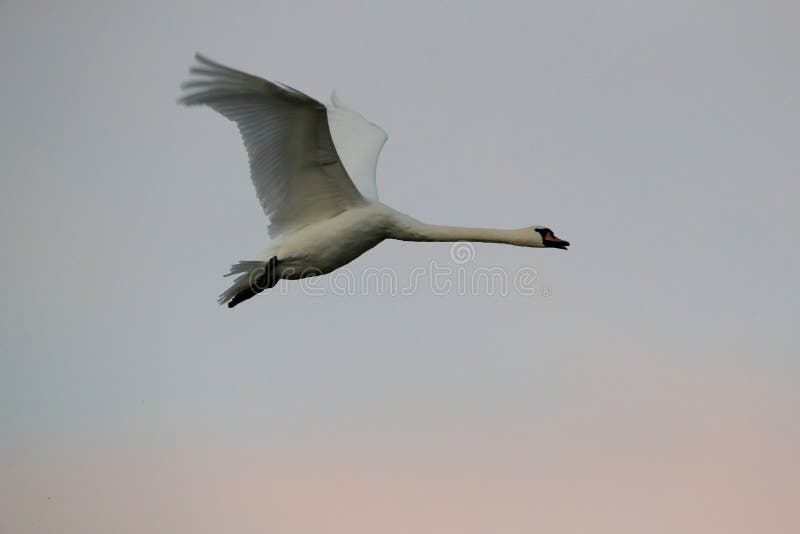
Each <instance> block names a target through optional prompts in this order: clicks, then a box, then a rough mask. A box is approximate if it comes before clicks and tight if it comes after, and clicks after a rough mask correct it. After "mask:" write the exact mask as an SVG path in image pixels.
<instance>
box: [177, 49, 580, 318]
mask: <svg viewBox="0 0 800 534" xmlns="http://www.w3.org/2000/svg"><path fill="white" fill-rule="evenodd" d="M195 59H196V60H197V63H196V64H195V65H194V66H192V68H191V70H190V73H191V74H192V75H193V76H192V78H191V79H190V80H189V81H187V82H185V83H183V84H182V85H181V87H182V89H184V91H185V93H184V95H183V96H182V97H181V98H180V99H179V102H180V103H182V104H185V105H188V106H192V105H207V106H209V107H211V108H212V109H214V110H216V111H218V112H219V113H221V114H222V115H224V116H225V117H227V118H228V119H230V120H232V121H234V122H235V123H236V124H237V126H238V127H239V131H240V133H241V134H242V139H243V140H244V144H245V147H246V148H247V155H248V157H249V159H250V175H251V178H252V180H253V184H254V185H255V188H256V193H257V195H258V199H259V201H260V202H261V206H262V207H263V208H264V213H265V214H266V215H267V216H268V217H269V219H270V225H269V235H270V237H271V238H272V239H273V241H272V243H271V245H270V246H269V248H267V249H266V250H265V251H264V252H263V253H262V254H261V255H260V256H259V257H258V258H259V259H258V260H256V261H242V262H239V263H238V264H236V265H233V266H232V267H231V272H230V273H229V274H228V276H230V275H234V274H238V275H239V277H238V278H237V279H236V281H235V282H234V284H233V285H232V286H231V287H230V288H229V289H228V290H226V291H225V292H224V293H222V295H220V297H219V302H220V304H224V303H227V304H228V307H230V308H232V307H234V306H236V305H237V304H239V303H240V302H242V301H244V300H247V299H248V298H250V297H252V296H254V295H256V294H258V293H260V292H261V291H263V290H264V289H268V288H270V287H272V286H274V285H275V284H276V283H277V282H278V280H280V279H282V278H283V279H290V280H293V279H298V278H303V277H306V276H317V275H320V274H325V273H329V272H331V271H333V270H334V269H337V268H339V267H341V266H343V265H345V264H347V263H349V262H351V261H352V260H354V259H355V258H357V257H359V256H360V255H361V254H363V253H364V252H366V251H367V250H369V249H371V248H372V247H374V246H375V245H377V244H378V243H380V242H381V241H383V240H384V239H400V240H403V241H480V242H489V243H507V244H509V245H517V246H521V247H552V248H559V249H566V248H567V246H568V245H569V243H568V242H567V241H563V240H561V239H558V238H557V237H556V236H555V235H554V234H553V232H552V231H551V230H550V229H549V228H546V227H544V226H531V227H527V228H521V229H518V230H498V229H490V228H461V227H455V226H438V225H432V224H425V223H422V222H420V221H418V220H416V219H414V218H412V217H409V216H408V215H405V214H403V213H400V212H398V211H396V210H394V209H392V208H390V207H388V206H386V205H385V204H383V203H381V202H380V201H379V200H378V190H377V187H376V184H375V170H376V167H377V163H378V155H379V154H380V151H381V148H383V144H384V143H385V142H386V139H387V138H388V136H387V135H386V132H384V131H383V130H382V129H381V128H380V127H378V126H376V125H375V124H372V123H371V122H368V121H367V120H366V119H364V117H362V116H361V115H359V114H358V113H357V112H356V111H354V110H352V109H349V108H347V107H346V106H344V105H343V104H342V103H341V102H340V101H339V99H338V98H336V94H335V93H334V94H333V95H332V96H331V105H330V106H325V105H324V104H321V103H320V102H317V101H316V100H314V99H313V98H311V97H309V96H307V95H305V94H303V93H301V92H300V91H297V90H296V89H293V88H291V87H289V86H286V85H283V84H280V83H276V82H270V81H267V80H265V79H263V78H258V77H256V76H252V75H250V74H247V73H245V72H241V71H238V70H234V69H231V68H228V67H225V66H224V65H220V64H219V63H215V62H213V61H211V60H209V59H207V58H205V57H203V56H202V55H200V54H196V55H195Z"/></svg>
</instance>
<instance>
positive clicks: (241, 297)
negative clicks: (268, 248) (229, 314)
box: [228, 256, 278, 308]
mask: <svg viewBox="0 0 800 534" xmlns="http://www.w3.org/2000/svg"><path fill="white" fill-rule="evenodd" d="M277 273H278V257H277V256H273V257H271V258H270V259H269V260H267V263H266V265H264V273H263V274H262V275H261V276H259V277H258V278H256V279H255V280H253V281H252V282H251V283H250V284H248V286H247V289H245V290H243V291H240V292H239V293H237V294H236V295H235V296H234V297H233V298H232V299H231V301H230V302H229V303H228V308H233V307H234V306H236V305H237V304H239V303H240V302H244V301H245V300H247V299H249V298H252V297H255V296H256V295H258V294H259V293H261V292H262V291H264V290H265V289H270V288H271V287H274V286H275V284H277V283H278V276H277Z"/></svg>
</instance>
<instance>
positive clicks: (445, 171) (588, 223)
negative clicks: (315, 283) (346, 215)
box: [0, 0, 800, 534]
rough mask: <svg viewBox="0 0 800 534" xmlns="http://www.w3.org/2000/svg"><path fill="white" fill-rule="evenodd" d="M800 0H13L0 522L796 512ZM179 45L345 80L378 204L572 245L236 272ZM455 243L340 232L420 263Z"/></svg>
mask: <svg viewBox="0 0 800 534" xmlns="http://www.w3.org/2000/svg"><path fill="white" fill-rule="evenodd" d="M799 23H800V18H799V17H798V4H797V3H796V2H788V1H787V2H778V1H775V2H714V1H700V2H697V1H691V2H690V1H670V2H667V1H651V2H633V1H609V2H589V1H584V2H563V1H558V2H557V1H547V2H519V3H500V4H497V3H481V2H443V3H438V4H435V5H432V4H430V3H428V2H396V3H393V4H381V3H367V2H363V3H361V2H335V3H324V2H265V1H258V2H244V1H233V2H226V3H225V4H224V6H223V5H222V4H219V5H214V4H213V3H211V2H184V1H179V2H170V3H167V4H165V5H164V4H162V3H160V2H147V1H145V2H102V3H101V2H63V3H62V2H47V1H35V2H21V1H15V0H11V1H5V2H0V67H1V71H2V76H0V94H1V95H2V97H3V98H2V99H0V124H1V125H2V126H0V179H1V180H2V195H0V240H2V247H3V250H4V261H3V262H2V264H0V270H1V271H0V274H2V277H1V278H0V284H2V294H3V300H4V305H3V306H2V308H0V433H2V438H1V439H0V532H3V533H5V532H13V533H15V534H19V533H51V532H55V531H58V532H61V533H65V534H72V533H75V534H78V533H80V534H92V533H95V532H96V533H98V534H99V533H107V532H123V533H128V532H131V533H133V532H149V533H154V534H160V533H167V532H169V533H174V532H196V533H206V532H208V533H211V532H221V531H230V532H237V533H238V534H242V533H250V532H276V533H277V532H280V533H288V534H294V533H305V532H322V531H324V532H329V533H339V532H342V533H345V532H346V533H360V532H370V533H375V532H382V533H393V532H415V533H421V532H431V533H433V532H435V533H437V534H441V533H447V532H453V533H458V534H465V533H470V532H484V533H485V532H489V531H492V532H531V531H533V530H537V529H538V530H543V531H548V532H586V526H587V525H592V531H593V532H615V533H619V532H642V531H647V532H670V533H672V532H676V531H680V532H703V533H708V532H725V533H726V534H727V533H732V532H733V533H735V532H743V533H744V532H754V531H769V532H776V533H777V532H786V533H788V532H790V531H792V529H791V527H792V525H794V526H795V527H796V525H797V524H798V522H800V517H798V515H797V514H798V512H797V510H798V509H800V502H798V500H799V499H800V497H798V496H800V465H799V463H798V458H797V454H796V451H797V450H798V446H800V426H799V425H798V419H797V413H798V409H799V408H800V393H798V391H800V388H798V380H799V379H800V365H799V364H798V361H797V346H798V334H797V326H796V322H797V306H798V297H797V294H798V289H799V288H798V282H797V278H796V277H797V274H796V273H797V272H798V267H800V266H799V265H798V259H799V258H800V254H798V250H797V247H796V245H795V241H796V236H795V229H796V228H797V227H798V226H800V216H798V214H797V210H796V206H795V204H796V198H797V195H798V193H800V191H799V190H798V189H799V187H798V180H797V178H798V175H799V174H800V159H799V158H798V141H800V120H798V119H800V106H798V102H797V95H798V94H800V70H799V69H798V68H797V66H798V65H797V60H798V53H799V52H800V37H798V31H797V28H798V24H799ZM195 51H201V52H203V53H205V54H207V55H209V56H210V57H212V58H214V59H216V60H218V61H220V62H222V63H225V64H229V65H231V66H233V67H236V68H241V69H243V70H247V71H249V72H252V73H254V74H258V75H262V76H266V77H270V78H272V79H276V80H279V81H282V82H285V83H288V84H290V85H292V86H295V87H297V88H299V89H301V90H303V91H304V92H306V93H308V94H310V95H312V96H315V97H316V98H318V99H327V98H328V96H329V94H330V91H331V89H333V88H336V89H337V91H338V93H339V95H340V96H341V98H342V99H343V100H344V101H345V103H347V104H348V105H350V106H352V107H354V108H355V109H358V110H359V111H360V112H361V113H363V114H364V115H365V116H366V117H367V118H368V119H369V120H371V121H373V122H375V123H377V124H380V125H381V126H382V127H383V128H384V129H385V130H386V131H387V132H388V133H389V141H388V143H387V145H386V147H385V148H384V151H383V154H382V156H381V160H380V163H379V168H378V185H379V189H380V191H381V196H382V199H383V200H384V201H385V202H387V203H388V204H390V205H391V206H393V207H395V208H397V209H400V210H402V211H406V212H407V213H409V214H411V215H413V216H416V217H418V218H420V219H422V220H425V221H429V222H436V223H445V224H460V225H470V226H498V227H519V226H526V225H531V224H545V225H548V226H550V227H552V228H553V229H554V230H555V231H556V233H557V234H558V235H559V236H561V237H564V238H565V239H568V240H570V241H571V242H572V243H573V247H572V248H571V250H569V251H568V252H566V253H552V251H540V250H531V249H521V248H512V247H502V246H497V245H477V246H476V248H475V251H476V257H475V259H474V260H473V261H472V262H471V263H470V264H469V265H467V266H466V267H469V268H473V267H479V266H485V267H495V266H496V267H501V268H503V269H504V270H505V271H507V272H514V271H516V270H518V269H520V268H521V267H531V268H534V269H536V271H537V272H538V277H537V279H536V284H537V288H538V289H539V294H538V295H536V296H533V297H526V296H522V295H518V294H513V293H512V294H510V295H508V296H507V297H500V296H497V295H489V294H486V292H481V293H480V294H478V295H454V294H451V295H447V296H439V295H436V294H434V292H433V291H431V289H430V288H429V287H425V286H423V287H421V288H420V289H419V290H417V291H416V292H415V293H414V294H413V295H411V296H405V297H391V296H387V295H377V294H375V292H369V294H367V295H360V294H359V295H353V296H348V297H341V296H335V295H330V294H329V295H327V296H325V297H313V296H309V295H306V294H304V293H303V292H302V291H299V290H298V288H297V287H296V286H294V287H292V288H290V290H289V291H288V294H284V295H280V294H277V293H276V294H268V295H264V296H262V297H259V298H257V299H254V300H253V301H252V302H248V303H247V304H246V305H242V306H241V307H238V308H237V309H236V310H234V311H229V310H227V309H224V308H220V307H218V306H217V305H216V303H215V298H216V295H217V294H218V293H219V292H220V291H221V290H222V289H224V288H225V287H226V284H227V282H228V280H226V279H223V278H222V277H221V275H222V274H224V273H225V272H227V268H228V266H229V265H230V264H231V263H233V262H234V261H236V260H239V259H247V258H250V257H252V256H253V255H254V254H256V253H257V252H258V251H260V250H261V249H262V248H264V246H265V245H266V232H265V229H266V220H265V219H264V218H263V215H262V214H261V210H260V207H259V205H258V202H257V201H256V199H255V195H254V193H253V189H252V186H251V184H250V183H249V179H248V176H247V175H248V171H247V161H246V157H245V152H244V149H243V147H242V146H241V141H240V139H239V136H238V134H237V133H236V131H235V128H234V126H233V125H232V124H231V123H229V122H227V121H225V120H224V119H223V118H222V117H220V116H218V115H215V114H214V113H212V112H211V111H209V110H207V109H183V108H181V107H179V106H177V105H176V104H175V99H176V98H177V96H178V93H179V89H178V85H179V83H180V82H181V81H182V80H183V79H185V77H186V75H187V72H188V67H189V65H190V64H191V61H192V54H193V53H194V52H195ZM449 250H450V249H449V247H448V245H445V244H407V243H393V242H391V243H384V244H382V245H380V246H379V247H378V248H376V249H374V250H373V251H371V252H369V253H368V254H366V255H364V256H363V257H361V258H359V259H358V260H357V261H355V262H354V263H353V264H352V265H351V266H350V267H351V268H352V271H353V272H354V273H356V274H360V273H363V271H364V269H366V268H368V267H374V266H391V267H393V268H394V269H396V271H397V272H398V273H399V275H400V279H401V280H403V279H405V278H406V277H408V276H409V273H411V272H412V271H413V269H414V268H415V267H418V266H423V267H424V266H428V265H429V264H430V262H431V261H436V262H438V263H439V264H440V265H444V266H448V265H449V266H454V264H453V261H452V260H451V258H450V254H449ZM545 291H547V292H548V294H547V295H545ZM498 525H500V528H498ZM654 525H655V526H654ZM658 529H662V530H658Z"/></svg>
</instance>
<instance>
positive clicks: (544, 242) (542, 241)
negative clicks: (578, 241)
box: [531, 226, 569, 250]
mask: <svg viewBox="0 0 800 534" xmlns="http://www.w3.org/2000/svg"><path fill="white" fill-rule="evenodd" d="M531 230H532V231H533V234H534V235H533V242H534V245H533V246H534V247H548V248H560V249H561V250H567V247H568V246H569V241H564V240H563V239H559V238H557V237H556V234H554V233H553V231H552V230H551V229H550V228H547V227H546V226H531Z"/></svg>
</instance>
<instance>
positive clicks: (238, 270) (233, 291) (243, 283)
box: [218, 257, 278, 308]
mask: <svg viewBox="0 0 800 534" xmlns="http://www.w3.org/2000/svg"><path fill="white" fill-rule="evenodd" d="M277 260H278V258H275V257H273V258H270V259H269V260H268V261H266V262H263V261H250V260H247V261H240V262H239V263H236V264H234V265H231V271H230V272H229V273H228V274H226V275H225V276H234V275H239V276H237V277H236V280H234V281H233V285H231V287H229V288H228V289H226V290H225V291H223V292H222V294H221V295H220V296H219V299H218V302H219V303H220V304H226V303H227V304H228V307H229V308H233V307H234V306H236V305H237V304H239V303H240V302H244V301H245V300H247V299H249V298H252V297H254V296H256V295H258V294H259V293H261V292H262V291H264V290H265V289H269V288H271V287H272V286H274V285H275V284H276V283H277V281H278V280H277V279H276V278H275V267H276V265H277Z"/></svg>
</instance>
